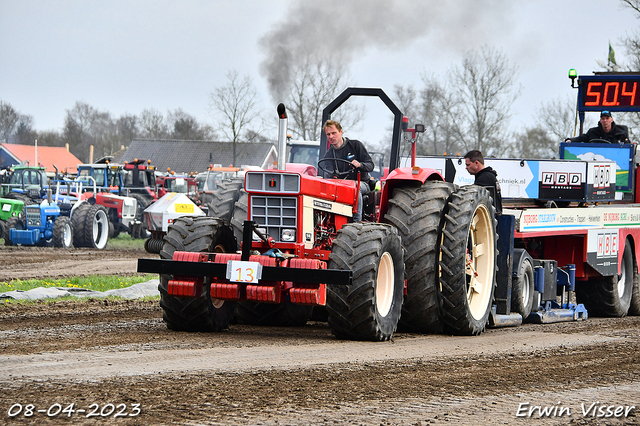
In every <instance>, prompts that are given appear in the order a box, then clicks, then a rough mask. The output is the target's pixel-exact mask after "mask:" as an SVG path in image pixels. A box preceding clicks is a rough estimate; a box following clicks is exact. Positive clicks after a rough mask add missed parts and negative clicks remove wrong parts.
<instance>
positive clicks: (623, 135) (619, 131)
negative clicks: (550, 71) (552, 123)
mask: <svg viewBox="0 0 640 426" xmlns="http://www.w3.org/2000/svg"><path fill="white" fill-rule="evenodd" d="M594 139H603V140H605V141H608V142H609V143H629V129H628V128H627V126H623V125H621V124H616V123H615V122H614V121H613V117H611V112H610V111H602V112H601V113H600V121H599V122H598V126H597V127H592V128H590V129H589V130H587V133H583V134H582V135H580V136H576V137H575V138H567V139H565V140H564V141H565V142H591V141H594ZM594 142H597V141H594Z"/></svg>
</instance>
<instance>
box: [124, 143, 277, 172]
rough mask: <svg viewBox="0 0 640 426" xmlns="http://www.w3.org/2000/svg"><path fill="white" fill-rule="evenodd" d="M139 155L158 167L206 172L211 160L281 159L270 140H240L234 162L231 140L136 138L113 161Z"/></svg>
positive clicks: (253, 162) (256, 162)
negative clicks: (278, 157) (261, 141)
mask: <svg viewBox="0 0 640 426" xmlns="http://www.w3.org/2000/svg"><path fill="white" fill-rule="evenodd" d="M135 158H138V159H145V160H151V164H153V165H154V166H155V167H156V168H157V169H158V170H166V169H167V168H171V170H175V171H176V172H184V173H189V172H196V171H197V172H202V171H204V170H206V169H207V167H209V165H211V164H218V165H221V166H230V165H233V166H235V167H242V166H259V167H262V168H268V167H269V166H270V165H272V164H273V163H274V162H275V161H277V153H276V148H275V146H274V145H273V144H270V143H255V142H241V143H237V144H236V161H235V162H234V161H233V144H232V143H231V142H213V141H190V140H170V139H133V140H132V141H131V144H130V145H129V147H127V148H126V149H124V150H122V151H119V152H117V153H115V154H114V156H113V160H112V161H113V162H114V163H124V162H125V161H132V160H133V159H135Z"/></svg>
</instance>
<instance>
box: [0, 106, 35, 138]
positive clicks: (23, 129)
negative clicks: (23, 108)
mask: <svg viewBox="0 0 640 426" xmlns="http://www.w3.org/2000/svg"><path fill="white" fill-rule="evenodd" d="M37 137H38V134H37V132H36V131H35V130H34V129H33V117H32V116H30V115H25V114H20V113H19V112H18V111H16V110H15V109H14V108H13V106H11V104H9V103H7V102H3V101H1V100H0V140H2V141H3V142H4V143H17V144H31V143H33V141H34V140H35V139H36V138H37Z"/></svg>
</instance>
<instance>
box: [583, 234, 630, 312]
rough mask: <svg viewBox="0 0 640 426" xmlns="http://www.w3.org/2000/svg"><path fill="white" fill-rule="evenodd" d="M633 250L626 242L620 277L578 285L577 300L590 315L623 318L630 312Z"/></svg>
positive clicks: (593, 280) (602, 278)
mask: <svg viewBox="0 0 640 426" xmlns="http://www.w3.org/2000/svg"><path fill="white" fill-rule="evenodd" d="M635 275H637V272H636V271H635V270H634V268H633V248H632V246H631V242H630V241H629V240H627V241H625V247H624V252H623V254H622V262H621V263H620V275H618V274H616V275H613V276H611V277H601V278H595V279H590V280H589V281H587V282H586V283H578V284H577V285H576V300H577V302H578V303H583V304H584V306H585V308H587V311H588V312H589V314H590V315H594V316H605V317H623V316H625V315H627V313H628V312H629V308H630V306H631V299H632V294H633V286H634V276H635Z"/></svg>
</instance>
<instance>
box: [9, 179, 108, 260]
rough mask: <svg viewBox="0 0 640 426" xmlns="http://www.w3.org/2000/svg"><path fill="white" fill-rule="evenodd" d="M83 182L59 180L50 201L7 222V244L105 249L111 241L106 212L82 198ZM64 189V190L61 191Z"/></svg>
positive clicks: (49, 198) (28, 209) (50, 192)
mask: <svg viewBox="0 0 640 426" xmlns="http://www.w3.org/2000/svg"><path fill="white" fill-rule="evenodd" d="M82 184H83V182H82V181H56V189H55V196H53V195H52V193H53V192H54V191H52V190H51V189H49V190H48V191H47V199H46V200H43V201H42V202H41V203H40V204H31V205H28V206H26V207H25V215H24V217H22V216H14V217H12V218H9V219H8V220H7V222H6V227H5V233H4V240H5V245H9V246H10V245H39V246H45V247H50V246H54V247H63V248H70V247H74V246H75V247H88V248H93V249H99V250H101V249H104V248H105V247H106V246H107V242H108V240H109V218H108V215H107V210H106V209H105V208H104V207H103V206H101V205H97V204H92V203H91V202H90V201H94V202H95V199H93V198H86V199H83V198H82V194H84V191H83V190H82ZM62 188H65V189H62Z"/></svg>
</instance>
